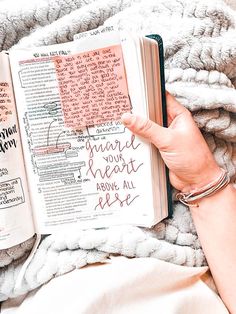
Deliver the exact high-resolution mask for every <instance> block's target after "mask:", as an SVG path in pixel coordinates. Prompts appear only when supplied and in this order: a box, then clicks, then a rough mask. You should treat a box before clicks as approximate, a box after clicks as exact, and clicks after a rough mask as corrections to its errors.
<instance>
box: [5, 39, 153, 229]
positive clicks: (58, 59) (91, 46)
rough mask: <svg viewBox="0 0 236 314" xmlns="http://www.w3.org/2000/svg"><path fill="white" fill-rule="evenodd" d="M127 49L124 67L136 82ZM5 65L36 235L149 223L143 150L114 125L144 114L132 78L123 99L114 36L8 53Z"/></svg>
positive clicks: (123, 80) (146, 164)
mask: <svg viewBox="0 0 236 314" xmlns="http://www.w3.org/2000/svg"><path fill="white" fill-rule="evenodd" d="M129 49H131V50H132V51H133V58H131V60H129V65H127V64H126V65H127V69H128V68H132V69H133V70H134V71H135V73H134V74H135V75H137V77H138V75H140V73H139V68H138V67H137V62H136V61H137V57H136V52H135V49H136V48H135V45H134V44H130V45H129ZM130 53H131V54H132V52H130ZM10 59H11V64H12V67H13V68H14V73H13V81H14V88H15V92H16V98H17V99H21V102H20V106H21V108H22V110H20V112H19V120H20V125H21V126H22V129H24V130H25V131H24V132H23V134H22V138H23V142H24V150H25V151H26V153H25V156H26V157H25V158H26V165H27V174H28V178H29V182H30V184H29V188H30V194H31V199H32V203H33V209H34V215H35V217H36V224H37V230H38V231H39V232H40V233H43V234H45V233H52V232H56V231H58V230H61V228H62V227H68V226H72V225H75V224H76V226H78V227H80V228H93V227H106V226H110V225H117V224H122V223H129V224H136V225H151V222H150V221H152V217H153V199H152V198H153V195H152V183H151V182H152V180H151V165H150V144H148V143H145V142H143V141H142V140H141V139H139V138H138V137H135V136H134V135H133V134H131V133H130V132H129V131H128V130H127V129H126V128H125V127H124V126H123V125H122V124H121V122H120V120H119V118H120V116H121V114H122V112H125V111H133V112H136V113H139V114H146V105H145V104H143V103H142V100H143V95H142V91H141V88H139V85H137V84H140V82H139V81H138V80H137V82H136V85H135V86H134V85H133V86H132V89H133V94H135V97H134V101H133V100H132V101H130V98H131V97H130V94H129V88H128V87H127V82H126V74H127V76H129V74H128V73H125V69H124V65H123V63H124V60H123V54H122V51H121V43H120V37H119V36H118V35H117V36H114V35H112V36H111V35H109V34H103V35H102V37H101V36H100V37H99V38H96V39H93V40H92V41H91V40H89V39H88V40H86V39H84V40H83V41H74V42H70V43H65V44H59V45H54V46H48V47H38V48H34V49H25V50H16V51H12V52H11V54H10ZM126 62H127V61H126ZM133 70H132V71H133ZM128 72H129V71H128ZM128 81H129V79H128ZM128 85H129V82H128ZM131 85H132V84H131ZM17 105H18V103H17ZM144 181H145V182H144ZM144 183H145V186H144ZM150 217H151V218H150Z"/></svg>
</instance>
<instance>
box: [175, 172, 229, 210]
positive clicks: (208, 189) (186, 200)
mask: <svg viewBox="0 0 236 314" xmlns="http://www.w3.org/2000/svg"><path fill="white" fill-rule="evenodd" d="M220 169H221V174H220V176H219V177H218V178H217V179H216V180H214V181H212V182H210V183H209V184H207V185H205V186H203V187H202V188H200V189H194V190H192V191H190V192H179V193H177V194H176V198H177V199H178V200H179V201H180V202H181V203H183V204H184V205H187V206H190V207H199V205H198V204H191V202H194V201H196V200H199V199H201V198H203V197H205V196H209V195H212V194H214V193H216V192H217V191H219V190H221V189H222V188H223V187H225V186H226V185H227V184H229V182H230V177H229V175H228V173H227V172H226V171H225V170H224V169H223V168H220Z"/></svg>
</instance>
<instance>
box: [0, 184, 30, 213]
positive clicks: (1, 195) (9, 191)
mask: <svg viewBox="0 0 236 314" xmlns="http://www.w3.org/2000/svg"><path fill="white" fill-rule="evenodd" d="M24 202H25V197H24V191H23V188H22V182H21V178H16V179H13V180H8V181H4V182H1V183H0V209H3V208H8V207H13V206H17V205H19V204H22V203H24Z"/></svg>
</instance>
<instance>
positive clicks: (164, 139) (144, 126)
mask: <svg viewBox="0 0 236 314" xmlns="http://www.w3.org/2000/svg"><path fill="white" fill-rule="evenodd" d="M121 122H122V123H123V124H124V126H125V127H127V128H128V129H129V130H130V131H131V132H133V133H134V134H136V135H139V136H141V137H143V138H144V139H146V140H147V141H149V142H152V143H153V144H154V145H155V146H156V147H157V148H159V149H161V150H163V149H165V148H166V147H167V146H168V142H169V138H170V132H169V130H168V129H167V128H164V127H161V126H160V125H158V124H156V123H154V122H153V121H151V120H149V119H147V118H143V117H140V116H136V115H133V114H131V113H124V114H123V115H122V117H121Z"/></svg>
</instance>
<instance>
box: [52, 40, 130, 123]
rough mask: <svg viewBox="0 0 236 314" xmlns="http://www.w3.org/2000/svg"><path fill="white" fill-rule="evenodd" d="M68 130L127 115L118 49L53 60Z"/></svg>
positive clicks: (103, 49)
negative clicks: (125, 113)
mask: <svg viewBox="0 0 236 314" xmlns="http://www.w3.org/2000/svg"><path fill="white" fill-rule="evenodd" d="M54 62H55V68H56V73H57V79H58V84H59V90H60V98H61V107H62V112H63V115H64V122H65V125H66V126H67V127H70V128H73V129H78V128H84V127H86V126H91V125H97V124H101V123H106V122H109V121H114V120H119V119H120V117H121V115H122V114H123V113H124V112H127V111H130V110H131V106H130V100H129V96H128V87H127V81H126V75H125V68H124V61H123V56H122V49H121V46H120V45H115V46H110V47H106V48H101V49H96V50H92V51H88V52H84V53H78V54H74V55H70V56H63V57H56V58H55V59H54Z"/></svg>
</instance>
